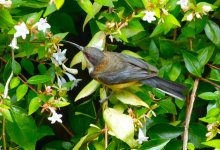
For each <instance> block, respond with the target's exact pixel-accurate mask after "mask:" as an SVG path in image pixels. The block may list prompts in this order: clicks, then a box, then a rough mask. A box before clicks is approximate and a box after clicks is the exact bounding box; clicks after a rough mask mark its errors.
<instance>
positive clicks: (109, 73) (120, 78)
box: [63, 41, 186, 99]
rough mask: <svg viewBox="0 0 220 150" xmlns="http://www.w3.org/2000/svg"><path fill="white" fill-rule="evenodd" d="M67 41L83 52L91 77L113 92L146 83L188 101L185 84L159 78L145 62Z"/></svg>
mask: <svg viewBox="0 0 220 150" xmlns="http://www.w3.org/2000/svg"><path fill="white" fill-rule="evenodd" d="M63 42H66V43H69V44H71V45H73V46H75V47H77V48H78V49H79V50H80V51H82V52H83V54H84V56H85V59H86V61H87V68H88V70H89V74H90V76H91V77H92V78H93V79H95V80H97V81H99V82H101V83H102V84H104V85H105V86H107V87H108V88H110V89H112V90H113V91H114V90H118V89H122V88H126V87H128V86H131V85H137V84H138V85H141V84H146V85H148V86H151V87H154V88H157V89H159V90H161V91H162V92H164V93H166V94H168V95H170V96H172V97H174V98H177V99H185V96H184V94H183V93H184V91H185V90H186V87H185V86H184V85H181V84H179V83H175V82H173V81H169V80H166V79H163V78H160V77H158V76H157V73H158V70H157V68H156V67H154V66H152V65H150V64H148V63H146V62H145V61H143V60H141V59H138V58H135V57H132V56H129V55H125V54H122V53H117V52H108V51H101V50H100V49H98V48H95V47H82V46H80V45H78V44H76V43H73V42H70V41H63Z"/></svg>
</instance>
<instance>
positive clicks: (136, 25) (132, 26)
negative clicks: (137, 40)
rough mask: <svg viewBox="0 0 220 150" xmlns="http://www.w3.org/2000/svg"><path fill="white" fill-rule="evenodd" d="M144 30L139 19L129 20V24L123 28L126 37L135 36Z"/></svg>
mask: <svg viewBox="0 0 220 150" xmlns="http://www.w3.org/2000/svg"><path fill="white" fill-rule="evenodd" d="M142 31H144V28H143V26H142V25H141V23H140V22H139V21H138V20H132V21H129V23H128V26H126V27H124V28H122V29H121V32H122V35H124V36H125V37H126V38H130V37H132V36H135V35H137V34H138V33H140V32H142Z"/></svg>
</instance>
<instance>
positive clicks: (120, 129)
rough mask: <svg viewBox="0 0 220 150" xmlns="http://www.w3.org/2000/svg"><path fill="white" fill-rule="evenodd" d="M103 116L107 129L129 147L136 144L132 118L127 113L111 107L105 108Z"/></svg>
mask: <svg viewBox="0 0 220 150" xmlns="http://www.w3.org/2000/svg"><path fill="white" fill-rule="evenodd" d="M103 117H104V120H105V122H106V124H107V125H108V128H109V130H110V131H111V132H112V133H113V134H114V135H115V136H116V137H117V138H118V139H120V140H122V141H124V142H125V143H127V144H128V145H129V146H130V147H131V148H132V147H135V146H136V145H137V141H136V140H135V139H134V124H133V119H132V118H131V116H129V115H125V114H122V113H120V112H119V111H117V110H115V109H113V108H107V109H105V110H104V112H103Z"/></svg>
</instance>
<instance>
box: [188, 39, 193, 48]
mask: <svg viewBox="0 0 220 150" xmlns="http://www.w3.org/2000/svg"><path fill="white" fill-rule="evenodd" d="M189 49H190V50H192V49H193V41H192V38H190V39H189Z"/></svg>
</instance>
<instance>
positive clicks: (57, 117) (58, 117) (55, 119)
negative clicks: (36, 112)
mask: <svg viewBox="0 0 220 150" xmlns="http://www.w3.org/2000/svg"><path fill="white" fill-rule="evenodd" d="M48 108H49V109H50V111H51V113H52V116H51V117H48V120H49V121H51V124H54V123H55V122H59V123H62V120H61V117H62V116H63V115H62V114H58V113H57V112H56V111H55V110H54V109H53V108H52V107H48Z"/></svg>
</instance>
